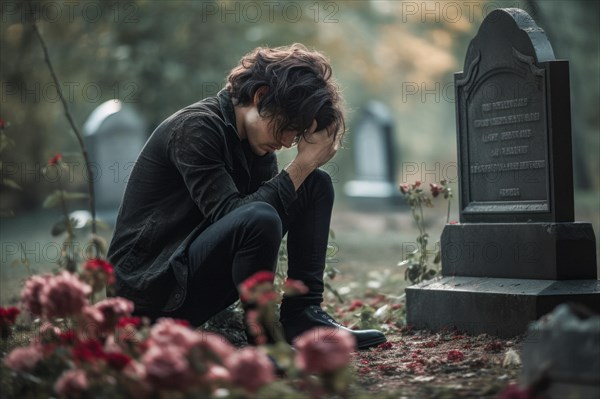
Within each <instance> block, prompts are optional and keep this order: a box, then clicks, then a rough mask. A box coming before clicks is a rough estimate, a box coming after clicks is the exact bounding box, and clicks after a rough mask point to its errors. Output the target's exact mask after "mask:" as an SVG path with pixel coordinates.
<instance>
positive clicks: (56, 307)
mask: <svg viewBox="0 0 600 399" xmlns="http://www.w3.org/2000/svg"><path fill="white" fill-rule="evenodd" d="M91 292H92V288H91V287H90V286H89V285H87V284H85V283H83V282H81V280H79V279H78V278H77V276H76V275H74V274H71V273H68V272H66V271H63V272H62V273H61V274H59V275H57V276H53V277H51V278H50V279H48V280H47V281H46V284H45V285H44V287H43V288H42V290H41V292H40V302H41V303H42V308H43V314H44V316H46V317H47V318H49V319H51V318H55V317H65V316H72V315H77V314H80V313H81V311H82V310H83V309H84V308H85V306H87V305H88V300H87V296H88V295H89V294H90V293H91Z"/></svg>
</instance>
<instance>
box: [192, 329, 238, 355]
mask: <svg viewBox="0 0 600 399" xmlns="http://www.w3.org/2000/svg"><path fill="white" fill-rule="evenodd" d="M197 334H199V335H200V342H199V343H198V344H197V347H199V348H201V349H203V350H206V351H208V352H210V353H212V354H214V355H216V356H217V357H218V358H219V359H220V360H221V361H225V359H227V358H228V357H229V356H231V355H232V354H233V353H235V348H234V347H233V345H231V344H230V343H229V341H227V339H225V337H223V336H221V335H219V334H215V333H211V332H206V331H202V332H199V333H197Z"/></svg>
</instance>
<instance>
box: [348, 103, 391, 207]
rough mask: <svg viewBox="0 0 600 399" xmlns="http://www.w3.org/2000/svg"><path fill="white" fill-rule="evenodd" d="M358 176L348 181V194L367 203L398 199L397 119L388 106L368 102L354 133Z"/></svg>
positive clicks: (360, 201) (358, 200) (353, 139)
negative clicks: (395, 127) (394, 118)
mask: <svg viewBox="0 0 600 399" xmlns="http://www.w3.org/2000/svg"><path fill="white" fill-rule="evenodd" d="M352 147H353V150H354V161H355V166H356V167H355V171H356V179H355V180H351V181H349V182H347V183H346V185H345V187H344V191H345V193H346V195H347V196H348V197H350V198H352V199H354V200H356V201H357V202H359V203H363V204H366V205H369V204H373V203H375V202H390V203H393V202H395V201H397V200H398V199H399V192H398V187H397V184H396V159H395V152H394V149H395V144H394V123H393V120H392V117H391V114H390V112H389V110H388V108H387V107H386V106H385V105H384V104H382V103H380V102H376V101H371V102H369V103H368V104H367V105H366V107H365V108H364V110H363V113H362V115H361V117H360V119H359V121H358V123H357V124H356V128H355V129H354V133H353V135H352Z"/></svg>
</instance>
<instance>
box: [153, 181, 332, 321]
mask: <svg viewBox="0 0 600 399" xmlns="http://www.w3.org/2000/svg"><path fill="white" fill-rule="evenodd" d="M333 199H334V191H333V185H332V182H331V178H330V177H329V175H328V174H327V173H325V172H323V171H321V170H315V171H314V172H313V173H311V174H310V175H309V176H308V178H307V179H306V180H305V181H304V183H303V184H302V186H301V187H300V188H299V190H298V198H297V199H296V200H295V201H294V203H293V204H292V206H291V207H290V208H289V209H288V213H287V214H286V213H285V212H284V211H283V210H277V209H275V208H274V207H273V206H271V205H269V204H267V203H266V202H253V203H251V204H247V205H244V206H241V207H240V208H238V209H236V210H234V211H232V212H230V213H229V214H227V215H226V216H224V217H223V218H222V219H220V220H218V221H217V222H215V223H214V224H212V225H211V226H210V227H209V228H207V229H206V230H205V231H203V232H202V234H200V235H199V236H198V237H197V238H196V239H195V240H194V241H193V242H192V243H191V245H190V247H189V251H188V259H189V268H190V278H189V286H188V292H187V297H186V300H185V302H184V303H183V305H182V306H181V307H180V308H179V309H177V310H176V311H174V312H170V313H163V314H160V315H150V316H155V317H157V316H161V317H174V318H182V319H186V320H188V321H190V323H191V324H192V325H194V326H200V325H202V324H203V323H204V322H206V321H207V320H208V319H209V318H211V317H212V316H214V315H215V314H217V313H219V312H220V311H222V310H223V309H225V308H227V307H228V306H229V305H231V304H233V303H234V302H235V301H236V300H237V299H238V298H239V295H238V290H237V287H238V285H239V284H240V283H241V282H242V281H244V280H245V279H247V278H248V277H250V276H252V275H253V274H254V273H256V272H258V271H261V270H268V271H275V268H276V266H277V260H278V255H279V247H280V244H281V239H282V237H283V236H284V235H285V234H286V232H287V234H288V238H287V250H288V277H289V278H292V279H296V280H301V281H302V282H304V284H306V286H308V288H309V291H308V293H307V294H304V295H301V296H294V297H289V298H284V299H283V303H282V305H281V313H282V315H290V314H293V313H294V312H296V311H299V310H301V309H304V308H305V307H306V306H309V305H318V304H320V303H321V302H322V301H323V270H324V267H325V258H326V252H327V242H328V237H329V225H330V220H331V210H332V207H333ZM153 318H154V317H153Z"/></svg>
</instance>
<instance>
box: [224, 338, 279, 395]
mask: <svg viewBox="0 0 600 399" xmlns="http://www.w3.org/2000/svg"><path fill="white" fill-rule="evenodd" d="M225 365H226V366H227V368H228V369H229V372H230V373H231V377H232V382H233V383H234V384H236V385H240V386H242V387H244V388H245V389H246V390H247V391H249V392H256V391H257V390H258V389H259V388H260V387H262V386H264V385H266V384H269V383H271V382H273V381H274V380H275V374H274V370H273V363H272V362H271V361H270V360H269V358H268V357H267V356H266V355H265V354H264V353H263V352H261V351H259V350H258V349H257V348H255V347H246V348H244V349H241V350H239V351H237V352H235V353H234V354H232V355H231V356H229V357H228V358H227V359H226V361H225Z"/></svg>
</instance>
